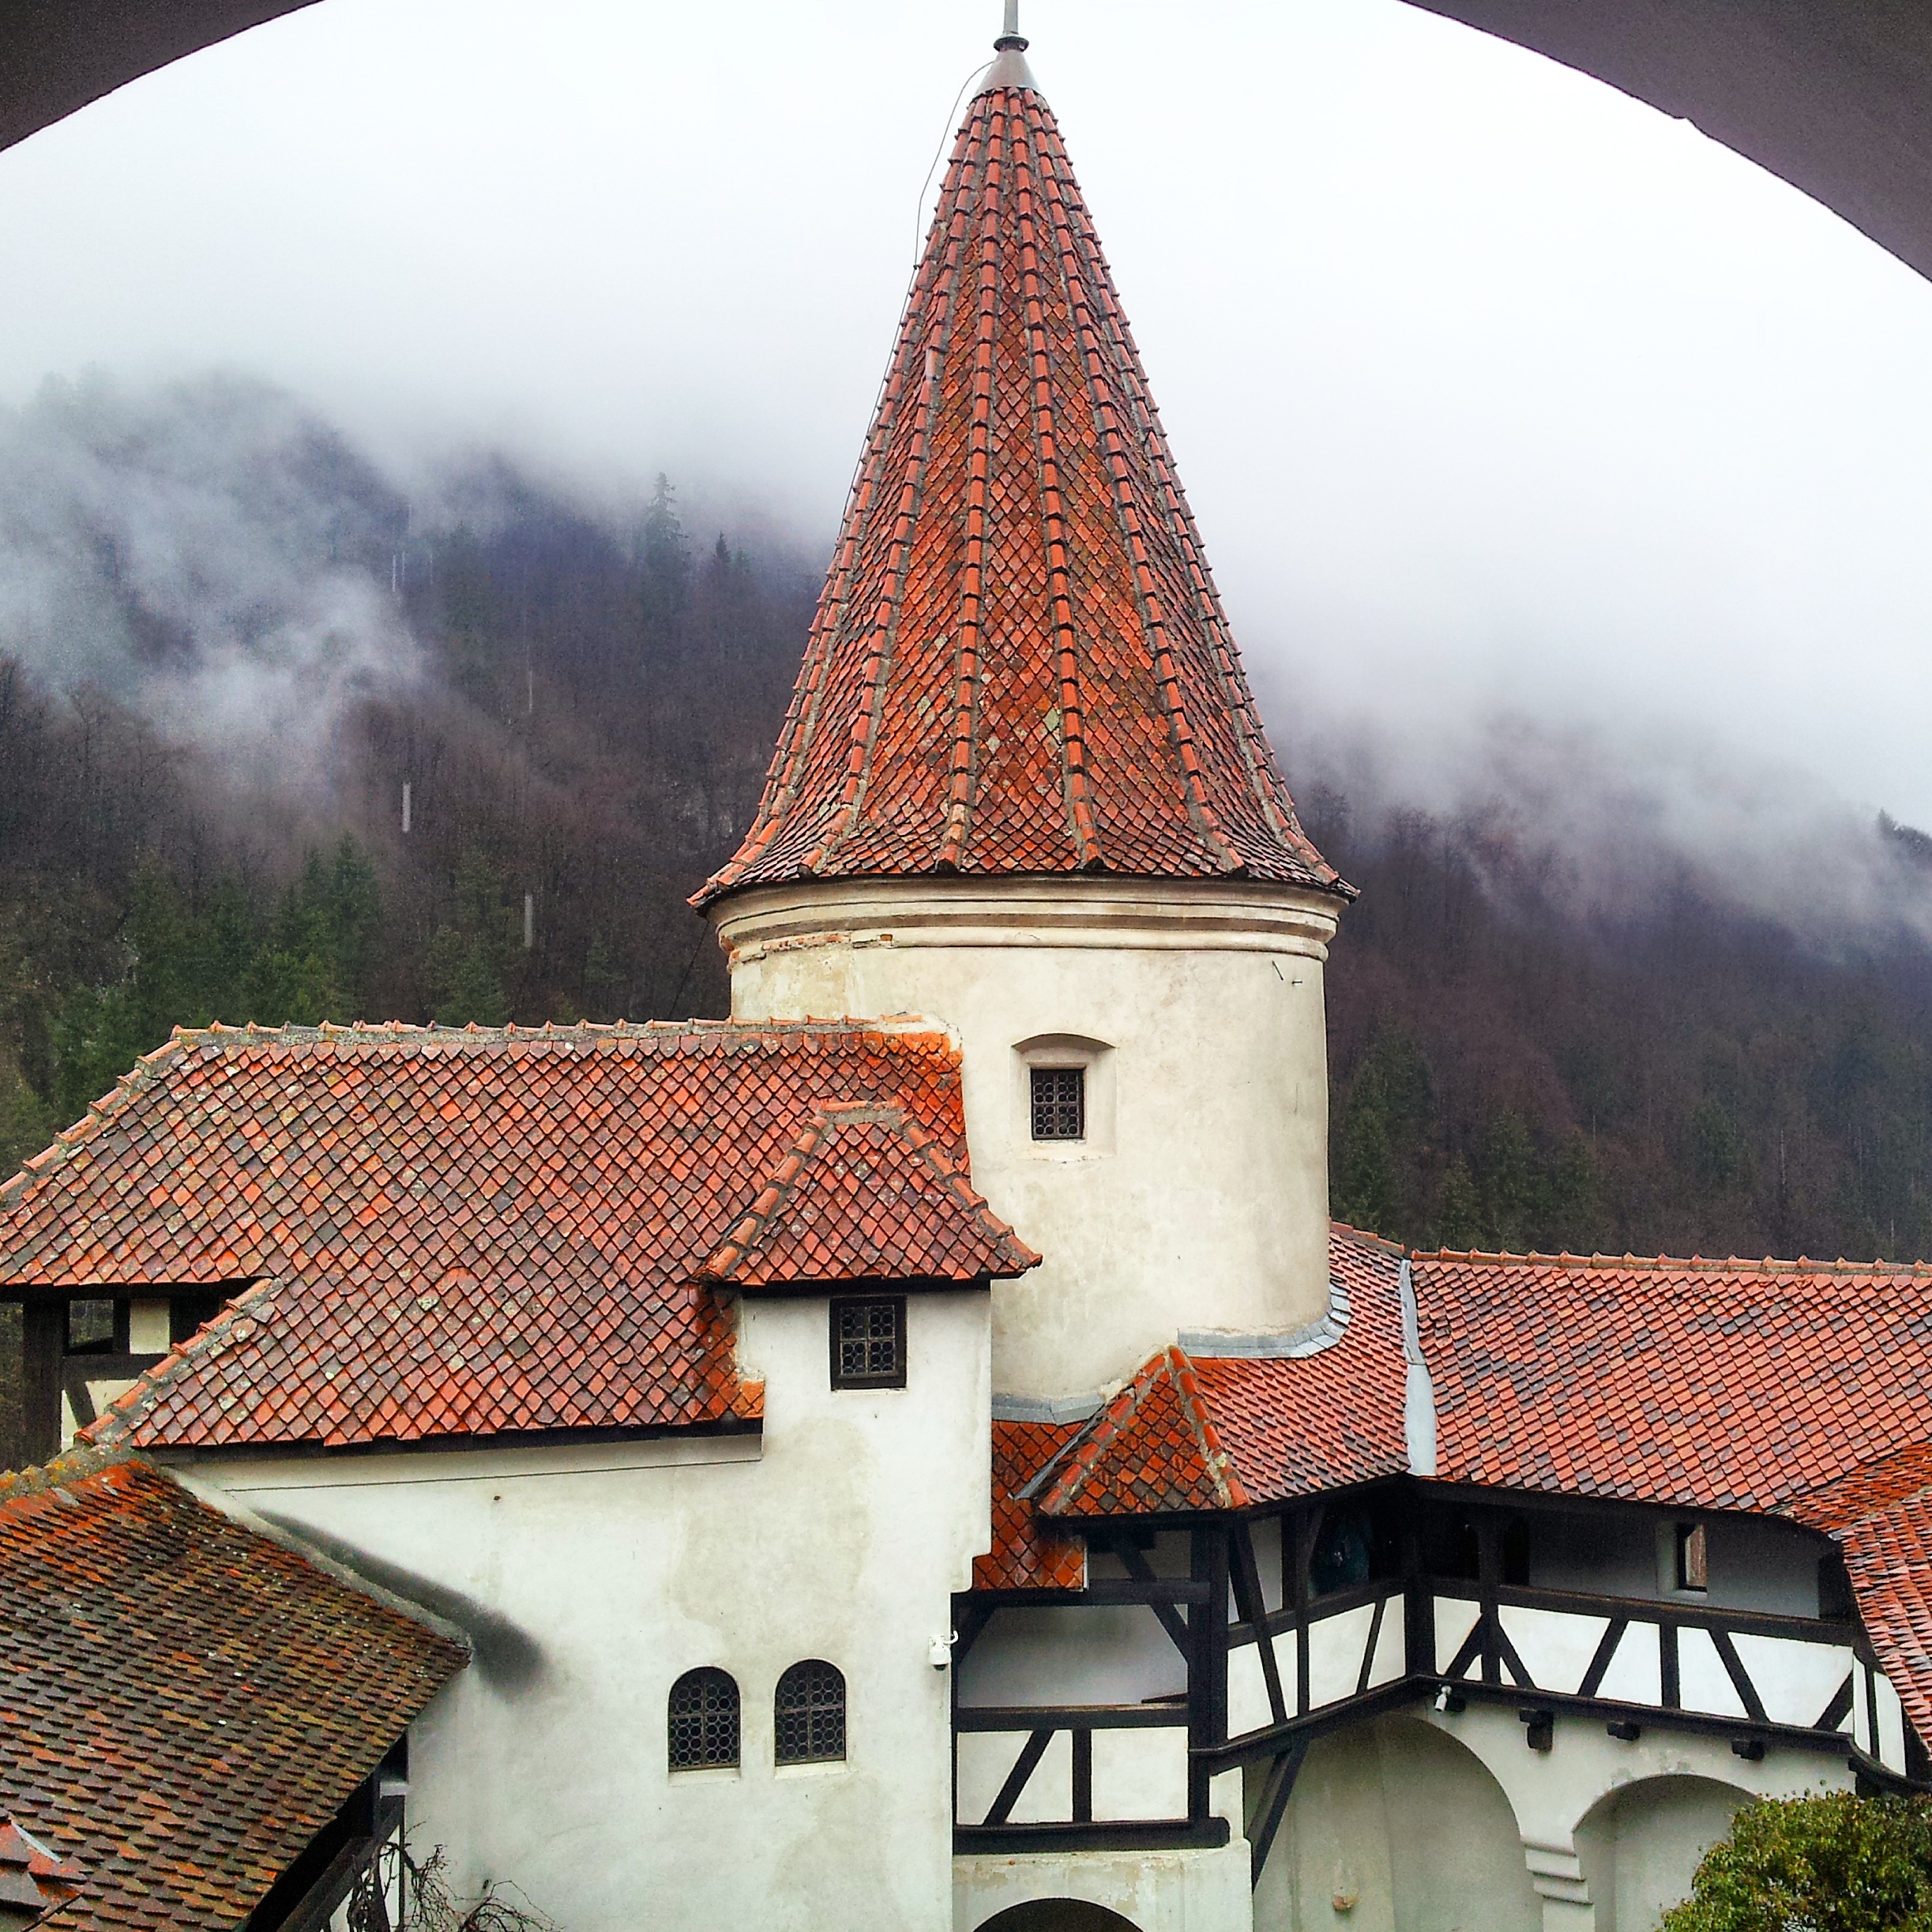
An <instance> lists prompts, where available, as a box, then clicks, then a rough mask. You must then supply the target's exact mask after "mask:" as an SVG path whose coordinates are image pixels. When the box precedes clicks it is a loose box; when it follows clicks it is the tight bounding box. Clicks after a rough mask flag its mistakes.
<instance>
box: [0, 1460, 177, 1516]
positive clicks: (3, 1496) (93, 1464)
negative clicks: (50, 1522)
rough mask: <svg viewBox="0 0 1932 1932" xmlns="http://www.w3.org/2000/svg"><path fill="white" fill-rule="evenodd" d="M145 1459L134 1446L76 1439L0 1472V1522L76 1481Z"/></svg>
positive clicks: (82, 1481)
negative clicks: (52, 1454) (43, 1457)
mask: <svg viewBox="0 0 1932 1932" xmlns="http://www.w3.org/2000/svg"><path fill="white" fill-rule="evenodd" d="M145 1460H147V1459H146V1458H145V1457H143V1456H142V1455H141V1453H140V1452H139V1451H138V1450H137V1449H126V1448H122V1447H118V1446H115V1447H110V1448H102V1447H100V1446H99V1445H96V1444H94V1443H92V1442H82V1441H79V1440H78V1439H77V1441H76V1445H75V1446H74V1447H73V1448H72V1449H63V1450H62V1452H61V1453H60V1454H59V1455H58V1456H55V1457H49V1458H48V1460H47V1461H45V1462H43V1463H36V1464H34V1465H33V1466H32V1468H26V1469H13V1470H9V1471H6V1472H4V1473H0V1522H4V1521H6V1520H9V1518H12V1517H18V1516H21V1515H26V1514H31V1513H33V1512H34V1510H35V1509H36V1508H38V1507H40V1506H43V1505H44V1504H45V1502H46V1501H47V1498H50V1497H54V1496H58V1494H60V1492H61V1491H62V1490H66V1489H70V1488H72V1487H73V1485H74V1484H75V1483H85V1482H86V1481H87V1480H88V1479H89V1478H90V1477H92V1476H96V1475H100V1474H101V1473H102V1472H103V1471H106V1470H108V1469H111V1468H114V1467H115V1465H116V1464H120V1463H128V1462H145Z"/></svg>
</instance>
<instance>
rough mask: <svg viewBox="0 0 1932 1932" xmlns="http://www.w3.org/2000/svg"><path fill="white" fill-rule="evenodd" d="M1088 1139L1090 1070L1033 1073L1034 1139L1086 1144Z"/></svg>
mask: <svg viewBox="0 0 1932 1932" xmlns="http://www.w3.org/2000/svg"><path fill="white" fill-rule="evenodd" d="M1086 1137H1087V1069H1085V1068H1084V1066H1036V1067H1035V1068H1034V1069H1033V1138H1034V1139H1035V1140H1036V1141H1083V1140H1084V1139H1085V1138H1086Z"/></svg>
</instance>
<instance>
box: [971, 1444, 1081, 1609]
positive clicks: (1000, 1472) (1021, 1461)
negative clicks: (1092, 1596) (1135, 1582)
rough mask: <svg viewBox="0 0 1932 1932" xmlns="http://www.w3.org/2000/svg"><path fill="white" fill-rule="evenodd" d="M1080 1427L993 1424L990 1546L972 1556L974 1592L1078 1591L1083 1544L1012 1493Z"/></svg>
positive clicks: (1037, 1470)
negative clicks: (980, 1553) (978, 1554)
mask: <svg viewBox="0 0 1932 1932" xmlns="http://www.w3.org/2000/svg"><path fill="white" fill-rule="evenodd" d="M1085 1426H1086V1425H1085V1424H1084V1423H1077V1422H1075V1423H1023V1422H1002V1421H1001V1420H1000V1419H998V1417H997V1416H996V1417H995V1418H994V1423H993V1547H992V1548H991V1549H990V1550H988V1551H987V1554H985V1555H984V1556H982V1557H978V1558H975V1559H974V1562H973V1566H972V1587H973V1588H975V1590H1084V1588H1086V1587H1087V1546H1086V1545H1085V1544H1084V1543H1082V1542H1081V1540H1080V1539H1079V1538H1078V1537H1077V1536H1069V1535H1066V1533H1065V1532H1062V1531H1060V1530H1057V1529H1055V1528H1054V1526H1053V1525H1052V1524H1051V1523H1048V1522H1046V1521H1044V1520H1043V1519H1042V1518H1041V1517H1040V1516H1039V1513H1038V1512H1037V1511H1036V1509H1034V1507H1033V1505H1032V1504H1031V1503H1030V1502H1023V1501H1022V1500H1021V1498H1020V1496H1019V1494H1018V1492H1019V1491H1020V1490H1022V1489H1024V1487H1026V1485H1027V1483H1028V1482H1029V1481H1030V1480H1031V1479H1032V1478H1033V1477H1034V1476H1035V1475H1037V1474H1038V1473H1039V1472H1040V1471H1041V1470H1042V1469H1043V1468H1046V1466H1047V1464H1049V1463H1051V1461H1052V1460H1053V1459H1054V1457H1055V1456H1056V1455H1057V1454H1058V1453H1059V1452H1060V1451H1061V1450H1062V1449H1064V1448H1066V1445H1067V1444H1068V1443H1069V1442H1070V1441H1073V1438H1075V1437H1076V1436H1077V1435H1078V1434H1080V1433H1081V1430H1083V1429H1084V1427H1085Z"/></svg>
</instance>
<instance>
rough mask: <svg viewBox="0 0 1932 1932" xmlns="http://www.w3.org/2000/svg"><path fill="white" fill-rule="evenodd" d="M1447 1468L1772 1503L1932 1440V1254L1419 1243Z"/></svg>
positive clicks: (1752, 1505) (1603, 1489) (1557, 1486)
mask: <svg viewBox="0 0 1932 1932" xmlns="http://www.w3.org/2000/svg"><path fill="white" fill-rule="evenodd" d="M1414 1270H1415V1291H1416V1298H1417V1301H1418V1303H1419V1309H1420V1314H1421V1331H1422V1344H1423V1354H1424V1355H1426V1357H1427V1359H1428V1362H1429V1366H1430V1372H1431V1374H1433V1376H1434V1381H1435V1393H1436V1415H1437V1435H1438V1443H1439V1445H1440V1449H1439V1453H1440V1462H1439V1473H1440V1474H1441V1475H1443V1476H1445V1477H1446V1478H1449V1479H1453V1480H1455V1481H1457V1482H1463V1483H1488V1484H1491V1485H1494V1486H1495V1487H1500V1488H1509V1489H1527V1490H1551V1491H1564V1492H1568V1493H1569V1494H1579V1495H1591V1496H1621V1497H1628V1498H1633V1499H1635V1500H1640V1501H1643V1502H1663V1503H1678V1504H1684V1505H1691V1506H1694V1507H1697V1508H1702V1509H1754V1510H1780V1509H1787V1508H1789V1507H1790V1506H1791V1505H1794V1504H1795V1502H1797V1501H1798V1499H1799V1498H1801V1497H1802V1496H1803V1495H1804V1494H1806V1492H1809V1491H1812V1490H1817V1489H1819V1488H1821V1487H1822V1486H1824V1485H1826V1484H1829V1483H1836V1482H1838V1481H1840V1480H1841V1479H1844V1478H1846V1477H1847V1476H1849V1475H1851V1474H1852V1472H1855V1471H1856V1470H1857V1469H1859V1468H1860V1467H1861V1466H1862V1465H1864V1464H1869V1463H1871V1462H1873V1461H1874V1460H1880V1459H1884V1458H1887V1457H1893V1456H1896V1454H1897V1453H1899V1452H1900V1450H1902V1449H1908V1448H1910V1447H1911V1446H1913V1445H1917V1444H1921V1443H1926V1442H1932V1269H1926V1268H1924V1267H1923V1266H1922V1267H1919V1268H1917V1269H1913V1268H1892V1267H1855V1266H1852V1265H1849V1264H1847V1263H1844V1262H1840V1263H1838V1264H1836V1265H1829V1264H1824V1263H1817V1262H1803V1261H1799V1262H1793V1261H1698V1260H1691V1261H1667V1260H1664V1261H1637V1260H1634V1259H1626V1260H1622V1261H1618V1260H1614V1259H1611V1258H1610V1257H1604V1256H1597V1257H1592V1258H1590V1259H1587V1260H1586V1259H1583V1258H1581V1257H1574V1256H1557V1257H1549V1256H1539V1255H1531V1256H1526V1257H1509V1256H1493V1255H1454V1254H1445V1255H1419V1256H1418V1257H1416V1258H1415V1262H1414Z"/></svg>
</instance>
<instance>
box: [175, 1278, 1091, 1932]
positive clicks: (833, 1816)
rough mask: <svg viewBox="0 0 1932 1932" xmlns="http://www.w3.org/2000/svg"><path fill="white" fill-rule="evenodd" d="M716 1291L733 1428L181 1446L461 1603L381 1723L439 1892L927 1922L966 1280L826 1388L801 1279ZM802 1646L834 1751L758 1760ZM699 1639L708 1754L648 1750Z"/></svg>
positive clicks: (980, 1434)
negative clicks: (403, 1442) (431, 1693)
mask: <svg viewBox="0 0 1932 1932" xmlns="http://www.w3.org/2000/svg"><path fill="white" fill-rule="evenodd" d="M740 1316H741V1322H742V1329H741V1336H740V1350H741V1359H742V1362H743V1363H744V1365H745V1367H746V1370H747V1372H748V1373H750V1374H756V1375H760V1376H762V1378H764V1379H765V1385H766V1388H765V1429H764V1434H763V1440H762V1444H761V1445H760V1447H759V1449H758V1451H757V1453H756V1455H755V1457H754V1456H752V1455H750V1454H748V1453H747V1452H746V1446H745V1445H743V1444H742V1442H740V1443H739V1444H732V1445H726V1444H723V1443H720V1442H717V1441H712V1442H711V1443H709V1445H707V1447H706V1448H705V1451H704V1453H705V1455H706V1456H707V1457H709V1458H711V1459H710V1460H702V1461H697V1460H669V1459H667V1457H666V1445H607V1446H602V1447H600V1446H598V1445H589V1446H584V1445H578V1446H576V1447H570V1448H562V1447H560V1448H558V1449H554V1450H548V1451H546V1450H541V1449H527V1448H526V1449H516V1450H514V1451H511V1450H502V1451H498V1450H495V1449H491V1448H490V1447H489V1446H488V1445H479V1446H478V1447H476V1448H475V1449H471V1450H468V1451H465V1452H462V1453H454V1452H452V1453H447V1454H445V1453H435V1454H433V1455H425V1456H423V1457H412V1456H410V1455H406V1454H397V1455H384V1456H370V1457H349V1458H343V1459H340V1460H338V1459H335V1458H331V1457H321V1458H313V1457H312V1458H307V1459H300V1460H297V1459H282V1460H276V1459H273V1458H256V1457H250V1458H248V1459H246V1460H237V1461H228V1460H219V1461H217V1460H210V1461H208V1462H205V1463H201V1464H195V1465H193V1466H192V1467H190V1468H186V1469H184V1470H183V1471H182V1474H183V1475H185V1476H186V1477H187V1478H189V1479H190V1480H191V1481H193V1482H194V1483H195V1485H196V1486H197V1487H199V1488H201V1489H203V1490H209V1488H210V1487H211V1486H220V1487H222V1488H227V1487H233V1488H235V1489H239V1490H245V1491H246V1494H245V1497H244V1498H242V1500H243V1501H245V1502H246V1504H247V1505H250V1506H252V1507H253V1508H254V1509H257V1510H260V1511H261V1512H264V1513H267V1514H269V1515H270V1516H272V1517H275V1518H276V1519H278V1520H281V1521H282V1522H284V1523H285V1524H288V1525H289V1526H290V1527H291V1528H292V1529H294V1530H295V1531H296V1532H298V1533H301V1532H307V1533H309V1534H311V1535H314V1534H318V1533H319V1534H320V1535H322V1536H324V1537H325V1538H327V1539H329V1543H328V1544H325V1546H324V1548H325V1552H326V1550H327V1549H329V1547H334V1548H336V1549H337V1550H341V1551H344V1552H346V1553H347V1554H346V1555H345V1557H344V1560H348V1558H351V1557H354V1556H355V1555H356V1554H361V1555H363V1557H364V1558H366V1559H370V1560H373V1561H374V1562H377V1563H379V1564H381V1565H382V1566H385V1569H387V1570H388V1571H389V1574H390V1576H391V1577H392V1578H393V1577H396V1576H398V1575H400V1576H401V1577H406V1578H408V1577H413V1578H415V1579H419V1580H421V1584H422V1586H423V1588H424V1590H425V1592H426V1593H432V1592H433V1594H428V1600H429V1601H430V1603H432V1604H438V1605H441V1606H442V1608H443V1614H446V1615H448V1616H449V1617H450V1618H452V1620H453V1621H457V1622H463V1623H464V1624H465V1627H468V1628H470V1629H472V1630H473V1631H475V1633H477V1635H478V1637H479V1647H478V1656H477V1659H476V1660H475V1662H474V1663H472V1665H471V1666H470V1667H469V1668H468V1670H466V1671H464V1672H463V1673H462V1674H461V1675H460V1676H459V1677H458V1678H457V1679H456V1681H455V1682H453V1684H452V1685H451V1686H449V1689H448V1690H446V1691H445V1693H443V1694H442V1696H441V1697H439V1698H438V1700H437V1701H436V1702H435V1703H434V1705H432V1706H431V1707H430V1710H429V1711H428V1712H427V1713H426V1714H425V1716H423V1719H421V1720H419V1722H418V1723H416V1724H415V1726H413V1727H412V1733H411V1740H410V1773H411V1776H410V1785H411V1789H410V1796H409V1810H410V1821H411V1826H412V1831H413V1832H415V1833H416V1834H417V1835H418V1836H419V1840H420V1842H422V1843H423V1844H426V1845H431V1844H443V1845H445V1846H446V1847H448V1849H449V1855H450V1860H451V1872H450V1876H451V1881H452V1884H453V1887H454V1888H455V1889H457V1891H458V1892H459V1893H462V1894H465V1895H468V1896H475V1894H476V1893H478V1892H479V1890H480V1889H481V1888H482V1885H483V1881H484V1880H485V1879H486V1878H489V1877H495V1878H500V1879H503V1880H506V1881H513V1882H514V1883H515V1884H517V1885H519V1886H520V1887H521V1889H523V1891H524V1893H527V1894H528V1896H529V1898H530V1900H531V1901H532V1903H533V1904H535V1905H536V1906H537V1907H538V1908H540V1909H541V1910H542V1911H544V1912H545V1913H546V1914H547V1915H549V1916H550V1917H551V1918H552V1919H554V1920H555V1921H556V1922H557V1923H558V1924H560V1925H562V1926H567V1927H568V1928H569V1932H635V1928H636V1926H637V1923H638V1918H639V1910H640V1908H639V1903H638V1902H639V1901H640V1900H645V1901H648V1916H649V1919H650V1922H651V1924H652V1927H653V1932H701V1929H702V1932H709V1929H710V1928H712V1927H714V1926H719V1925H755V1926H758V1927H760V1928H761V1932H821V1928H822V1927H823V1926H824V1923H825V1921H824V1918H823V1910H824V1904H823V1902H824V1900H825V1899H827V1898H840V1897H857V1898H863V1899H864V1900H866V1908H867V1911H868V1912H869V1913H870V1915H871V1916H872V1918H873V1919H874V1922H875V1923H879V1924H881V1925H890V1926H893V1927H894V1928H901V1927H903V1928H905V1929H906V1932H951V1924H952V1909H953V1908H952V1836H951V1814H952V1809H953V1806H952V1792H951V1767H952V1738H951V1700H950V1692H951V1684H950V1675H951V1674H950V1672H949V1671H947V1670H945V1669H940V1670H935V1669H934V1668H933V1667H932V1665H931V1663H930V1662H929V1661H928V1653H929V1647H930V1644H931V1641H932V1639H933V1638H934V1637H935V1636H938V1635H943V1634H944V1633H945V1630H946V1629H947V1628H948V1626H949V1621H950V1617H951V1612H952V1602H951V1598H952V1593H953V1592H954V1591H956V1590H960V1589H964V1588H966V1587H967V1585H968V1580H969V1578H970V1576H971V1573H972V1558H973V1556H974V1555H975V1554H976V1553H977V1552H978V1551H979V1550H983V1549H985V1548H986V1547H987V1543H988V1540H989V1526H988V1510H989V1502H988V1498H989V1494H990V1483H989V1478H990V1430H989V1423H988V1416H989V1414H990V1399H991V1387H990V1309H989V1306H988V1298H987V1295H986V1293H985V1291H983V1290H967V1291H945V1292H937V1293H934V1294H930V1295H916V1296H915V1297H913V1298H912V1299H911V1306H910V1308H909V1310H908V1352H909V1364H908V1369H909V1372H908V1386H907V1387H906V1388H905V1389H867V1390H851V1391H834V1390H833V1389H831V1388H830V1386H829V1372H828V1350H827V1322H828V1312H827V1307H826V1303H825V1300H824V1299H822V1298H800V1299H798V1300H796V1301H791V1300H785V1301H748V1302H745V1303H743V1304H742V1306H741V1310H740ZM647 1451H648V1452H649V1453H648V1455H647V1454H646V1452H647ZM391 1587H393V1588H397V1589H399V1590H402V1589H404V1584H402V1583H400V1582H395V1581H392V1584H391ZM405 1593H406V1592H405ZM493 1633H494V1634H493ZM806 1657H823V1658H825V1659H828V1660H829V1661H830V1662H831V1663H835V1664H836V1665H837V1666H838V1667H840V1669H841V1670H842V1671H844V1673H845V1677H846V1684H847V1698H848V1723H847V1734H848V1758H847V1760H846V1761H845V1762H844V1764H843V1765H839V1766H835V1767H830V1768H818V1767H814V1768H810V1770H807V1771H791V1770H786V1771H783V1772H781V1771H778V1770H777V1769H776V1768H775V1767H774V1765H773V1763H772V1743H773V1735H772V1734H773V1716H772V1696H773V1693H774V1691H775V1690H776V1685H777V1682H778V1678H779V1677H780V1674H781V1673H782V1672H783V1671H784V1669H785V1668H786V1667H787V1666H788V1665H789V1664H791V1663H795V1662H797V1661H799V1659H802V1658H806ZM701 1664H715V1665H717V1666H719V1667H721V1668H723V1669H725V1670H727V1671H730V1672H731V1675H733V1677H735V1678H736V1680H737V1682H738V1685H739V1693H740V1697H741V1700H742V1703H741V1724H742V1764H741V1767H740V1769H739V1773H738V1774H737V1775H736V1776H713V1775H712V1774H710V1773H695V1774H694V1773H673V1772H671V1771H670V1770H669V1768H668V1766H667V1761H666V1738H665V1712H666V1701H667V1697H668V1694H669V1692H670V1690H671V1684H672V1682H674V1680H675V1678H677V1677H678V1675H680V1674H681V1673H682V1672H683V1671H686V1670H688V1669H690V1668H692V1667H696V1666H698V1665H701ZM1016 1748H1017V1747H1016ZM1063 1748H1064V1747H1063ZM479 1765H487V1766H489V1767H490V1768H491V1774H490V1775H489V1776H478V1775H477V1770H476V1768H477V1767H478V1766H479ZM1044 1775H1045V1774H1043V1776H1044ZM1065 1783H1066V1780H1064V1779H1063V1780H1062V1784H1063V1786H1064V1784H1065ZM997 1788H998V1787H997V1785H996V1786H995V1789H997ZM988 1802H990V1799H989V1801H988ZM1060 1815H1062V1816H1065V1815H1066V1814H1065V1812H1064V1811H1062V1813H1061V1814H1060ZM693 1846H698V1847H703V1850H704V1855H702V1856H693V1852H692V1847H693Z"/></svg>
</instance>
